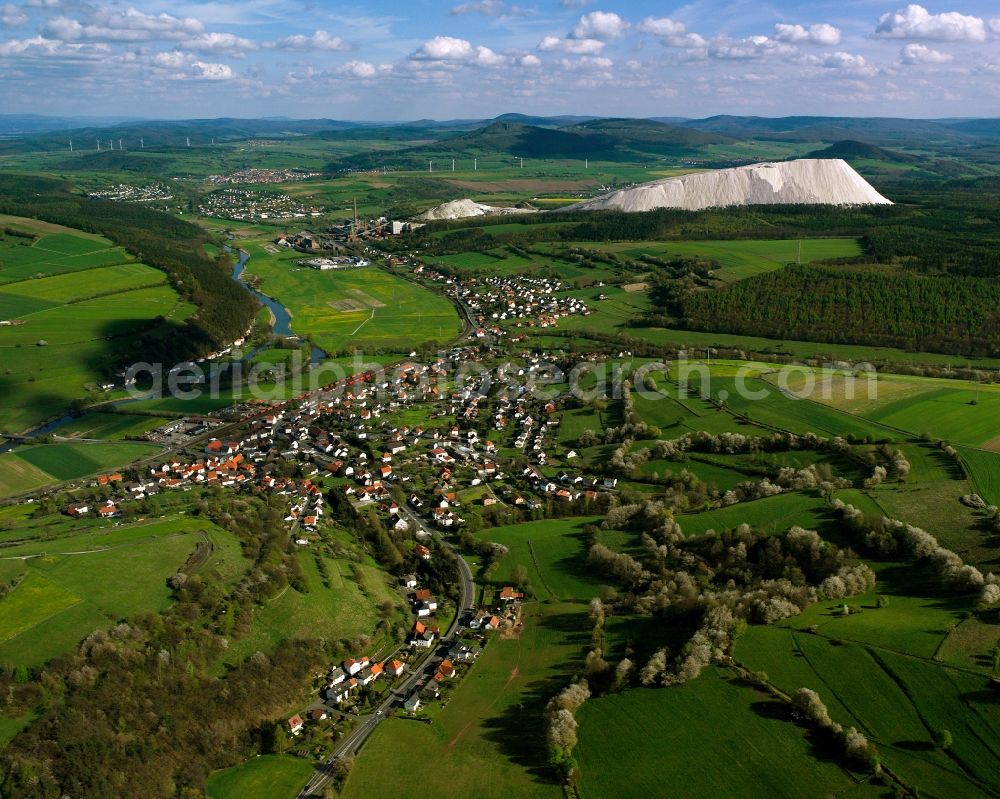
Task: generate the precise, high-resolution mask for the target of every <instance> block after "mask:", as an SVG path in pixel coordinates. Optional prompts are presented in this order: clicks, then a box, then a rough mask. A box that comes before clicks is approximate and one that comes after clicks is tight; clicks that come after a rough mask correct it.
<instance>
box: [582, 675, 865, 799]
mask: <svg viewBox="0 0 1000 799" xmlns="http://www.w3.org/2000/svg"><path fill="white" fill-rule="evenodd" d="M577 721H578V723H579V724H580V729H579V732H578V736H579V743H578V744H577V747H576V750H575V752H574V754H575V756H576V759H577V761H578V762H579V764H580V772H581V777H580V782H579V794H580V797H581V799H602V797H608V796H622V795H625V794H622V793H621V791H622V788H623V786H628V792H629V793H628V795H629V796H644V797H663V798H664V799H666V797H671V799H673V798H674V797H678V798H680V797H683V798H684V799H688V798H690V799H694V798H695V797H719V796H725V797H730V798H731V799H740V798H741V797H745V799H757V797H761V796H781V797H789V798H791V797H801V798H802V799H813V797H817V796H845V795H849V796H852V797H855V796H856V797H867V796H870V797H875V796H878V795H879V794H878V793H877V792H876V791H875V790H871V789H867V788H865V787H864V786H858V785H857V784H856V783H855V781H854V779H853V778H852V776H851V775H850V774H848V773H847V772H846V771H844V770H843V769H841V768H840V767H838V766H837V765H835V764H833V763H831V762H829V761H827V760H826V759H825V758H824V759H818V758H816V757H815V755H814V752H813V750H812V745H811V744H810V742H809V740H808V739H807V737H806V736H805V734H804V731H803V730H802V729H800V728H799V727H797V726H796V725H795V724H793V723H791V721H789V720H787V719H786V718H784V717H783V714H782V708H781V707H780V705H777V703H772V702H771V701H769V700H768V699H767V697H766V696H765V695H764V694H761V693H758V692H756V691H755V690H753V689H751V688H747V687H744V686H742V685H739V684H738V683H734V682H733V681H731V680H730V679H728V678H727V677H726V675H725V673H724V672H721V671H719V670H716V669H708V670H706V671H705V673H704V674H703V675H702V676H701V677H699V678H698V679H697V680H694V681H693V682H690V683H687V684H685V685H683V686H681V687H679V688H661V689H638V688H637V689H632V690H628V691H625V692H624V693H622V694H619V695H612V696H607V697H601V698H598V699H591V700H590V701H588V702H585V703H584V705H583V706H582V707H581V708H580V710H579V711H578V712H577ZM667 764H669V772H668V773H669V779H665V773H664V769H665V767H666V766H667Z"/></svg>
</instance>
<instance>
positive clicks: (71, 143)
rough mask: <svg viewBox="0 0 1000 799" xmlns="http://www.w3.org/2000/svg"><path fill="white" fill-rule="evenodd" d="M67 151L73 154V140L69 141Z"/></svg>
mask: <svg viewBox="0 0 1000 799" xmlns="http://www.w3.org/2000/svg"><path fill="white" fill-rule="evenodd" d="M69 151H70V152H73V140H72V139H70V140H69Z"/></svg>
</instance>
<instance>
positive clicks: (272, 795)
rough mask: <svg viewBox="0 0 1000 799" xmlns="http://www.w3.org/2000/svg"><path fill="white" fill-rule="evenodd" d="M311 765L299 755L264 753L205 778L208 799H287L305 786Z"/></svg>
mask: <svg viewBox="0 0 1000 799" xmlns="http://www.w3.org/2000/svg"><path fill="white" fill-rule="evenodd" d="M312 772H313V768H312V766H311V765H310V764H309V761H308V760H303V759H302V758H299V757H291V756H280V755H264V756H262V757H256V758H254V759H253V760H248V761H247V762H246V763H243V764H242V765H240V766H234V767H233V768H229V769H226V770H225V771H217V772H216V773H215V774H212V775H211V776H210V777H209V778H208V784H207V786H206V791H207V793H208V796H209V799H243V797H247V796H253V797H259V799H289V797H292V796H295V794H296V793H297V792H298V790H299V789H300V788H301V787H302V786H303V785H305V783H306V781H307V780H308V779H309V777H310V776H311V775H312Z"/></svg>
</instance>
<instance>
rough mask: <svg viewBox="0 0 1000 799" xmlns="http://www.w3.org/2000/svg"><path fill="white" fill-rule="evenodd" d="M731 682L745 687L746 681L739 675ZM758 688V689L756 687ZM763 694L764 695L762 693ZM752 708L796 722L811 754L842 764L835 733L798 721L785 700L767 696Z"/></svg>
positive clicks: (784, 721)
mask: <svg viewBox="0 0 1000 799" xmlns="http://www.w3.org/2000/svg"><path fill="white" fill-rule="evenodd" d="M729 681H730V682H731V683H733V684H735V685H739V686H741V687H745V686H746V683H745V682H743V681H742V680H740V679H739V678H738V677H733V678H730V680H729ZM754 690H756V689H754ZM762 696H763V695H762ZM750 709H751V710H752V711H753V712H754V713H756V714H757V715H758V716H760V717H761V718H762V719H766V720H768V721H774V722H777V723H780V724H795V725H796V726H797V727H798V728H799V729H800V730H802V733H803V735H804V736H805V738H806V740H807V741H808V742H809V748H810V750H811V751H810V754H811V755H812V757H814V758H816V759H817V760H820V761H823V762H826V763H833V764H835V765H841V763H842V762H843V757H842V754H841V748H840V746H839V744H838V742H837V740H836V739H835V738H834V737H833V735H832V734H831V733H829V732H827V731H825V730H817V729H813V728H811V727H807V726H805V725H803V724H800V723H798V722H797V721H796V720H795V719H794V718H792V714H791V711H790V709H789V707H788V705H786V704H785V703H784V702H780V701H778V700H777V699H773V698H771V697H767V698H765V699H761V700H759V701H757V702H753V703H751V705H750Z"/></svg>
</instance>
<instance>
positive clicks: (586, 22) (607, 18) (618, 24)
mask: <svg viewBox="0 0 1000 799" xmlns="http://www.w3.org/2000/svg"><path fill="white" fill-rule="evenodd" d="M628 27H629V25H628V23H627V22H626V21H625V20H623V19H622V18H621V17H619V16H618V15H617V14H615V13H614V12H611V11H591V12H590V13H589V14H584V15H583V16H582V17H580V21H579V22H577V23H576V25H574V26H573V31H572V32H571V33H570V37H571V38H573V39H617V38H618V37H619V36H623V35H624V34H625V31H626V30H628Z"/></svg>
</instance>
